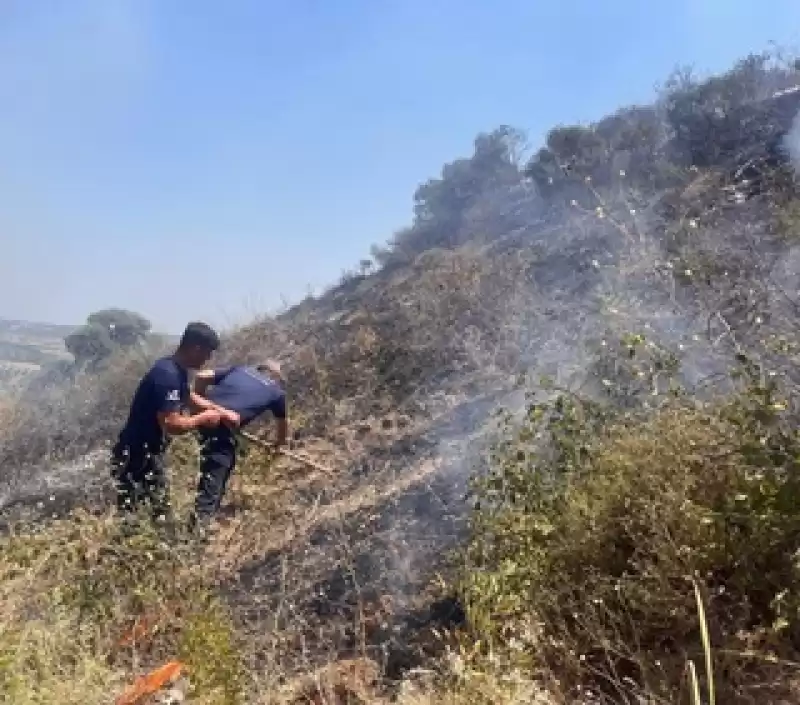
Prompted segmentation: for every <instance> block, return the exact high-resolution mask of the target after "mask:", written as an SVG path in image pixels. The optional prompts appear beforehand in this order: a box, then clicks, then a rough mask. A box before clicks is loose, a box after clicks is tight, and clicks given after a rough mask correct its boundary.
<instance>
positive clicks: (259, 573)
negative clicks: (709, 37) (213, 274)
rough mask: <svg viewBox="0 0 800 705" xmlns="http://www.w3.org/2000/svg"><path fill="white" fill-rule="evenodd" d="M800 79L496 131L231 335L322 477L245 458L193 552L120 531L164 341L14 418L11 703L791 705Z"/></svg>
mask: <svg viewBox="0 0 800 705" xmlns="http://www.w3.org/2000/svg"><path fill="white" fill-rule="evenodd" d="M797 86H800V72H798V71H797V70H796V68H795V65H794V64H793V63H792V62H790V61H786V60H782V59H780V58H776V57H771V56H766V55H765V56H751V57H748V58H746V59H744V60H743V61H741V62H739V63H738V64H737V65H736V66H734V67H733V68H732V69H731V70H730V71H729V72H727V73H725V74H723V75H720V76H715V77H712V78H710V79H702V80H700V79H694V78H692V77H691V76H690V75H687V74H685V73H678V74H676V75H675V76H673V77H671V78H670V80H668V81H667V82H666V84H665V86H664V88H663V90H662V92H661V94H660V95H659V96H658V98H657V100H656V101H655V102H654V103H653V105H649V106H636V107H629V108H624V109H621V110H620V111H618V112H617V113H616V114H614V115H612V116H607V117H605V118H603V119H601V120H599V121H598V122H597V123H594V124H592V125H585V126H560V127H557V128H555V129H553V130H552V131H551V132H550V133H549V134H548V135H547V138H546V140H545V145H544V146H543V147H542V148H541V149H539V150H538V151H535V152H534V153H533V154H532V155H526V154H525V151H524V149H523V146H524V144H525V139H524V135H523V134H522V133H521V132H519V131H517V130H515V129H512V128H510V127H501V128H499V129H497V130H495V131H493V132H490V133H487V134H481V135H479V136H478V137H477V138H476V140H475V144H474V151H473V154H472V155H470V156H469V157H467V158H464V159H459V160H456V161H454V162H452V163H450V164H447V165H445V166H444V167H443V169H442V172H441V174H440V175H439V176H438V177H437V178H433V179H431V180H429V181H428V182H426V183H425V184H423V185H421V186H420V187H419V188H418V189H417V191H416V193H415V194H414V218H413V221H412V223H411V224H410V225H409V226H408V227H407V228H405V229H403V230H401V231H399V232H398V233H396V234H395V235H394V236H393V237H392V238H391V239H390V241H389V242H388V244H387V245H386V246H384V247H376V248H375V249H374V252H373V258H372V259H369V260H365V261H364V262H362V263H361V266H360V269H359V271H358V272H352V273H349V274H347V275H346V276H344V277H343V279H342V281H341V282H340V283H339V284H338V285H337V286H335V287H333V288H331V289H330V290H329V291H328V292H326V293H325V294H324V295H322V296H320V297H318V298H309V299H307V300H305V301H303V302H301V303H300V304H298V305H297V306H294V307H293V308H291V309H290V310H288V311H286V312H285V313H283V314H281V315H279V316H275V317H264V318H262V319H259V320H256V321H253V322H252V323H251V324H249V325H247V326H244V327H242V328H240V329H238V330H235V331H231V332H230V333H229V334H228V335H227V336H226V339H225V342H224V346H223V349H222V350H221V351H220V357H221V359H222V360H225V361H237V362H240V361H252V360H255V359H257V358H262V357H264V356H271V357H278V358H280V359H281V361H282V362H283V363H284V366H285V368H286V370H287V373H288V380H289V382H288V388H289V394H290V399H291V403H292V407H291V416H292V425H293V428H294V432H295V437H294V444H295V445H296V446H297V447H299V448H301V449H302V450H303V451H304V452H305V453H307V454H309V455H311V456H313V457H314V458H316V459H318V460H319V461H320V462H322V463H324V464H325V465H327V466H328V467H329V468H330V474H327V473H324V472H321V471H319V470H309V469H307V468H304V467H302V466H298V465H295V464H293V463H291V462H290V461H288V460H286V459H281V460H277V461H275V460H271V461H270V460H268V459H267V458H266V457H265V456H264V455H263V454H262V453H261V452H260V450H259V448H258V447H257V446H252V445H251V447H249V448H244V449H243V461H242V465H241V466H240V470H239V471H238V476H237V477H236V479H234V481H233V487H232V489H231V490H230V493H229V494H230V496H229V497H228V507H227V511H226V516H225V517H224V518H223V520H222V521H221V522H220V524H219V526H218V527H217V530H216V532H215V535H214V536H213V538H212V540H211V542H210V543H209V544H208V545H207V546H199V545H196V544H193V543H192V542H191V541H183V540H182V538H183V537H181V536H178V537H177V538H175V537H172V538H169V537H164V536H160V535H158V534H157V533H155V532H154V531H153V530H152V529H151V528H149V527H147V526H145V525H142V526H140V527H139V530H138V531H134V532H130V531H128V530H127V529H126V527H123V526H120V524H119V522H118V521H117V520H116V519H115V517H114V516H113V514H112V513H111V512H110V510H108V508H107V507H108V489H109V488H108V481H107V475H108V468H107V465H106V460H105V457H104V454H103V448H104V444H107V443H108V441H109V440H110V439H111V438H113V436H114V434H115V433H116V432H117V430H118V428H119V426H120V424H121V423H122V421H123V419H124V416H125V414H126V412H127V408H128V403H129V400H130V397H131V394H132V392H133V389H134V387H135V385H136V383H137V381H138V379H139V376H140V375H141V373H142V372H143V371H144V370H145V369H146V367H147V365H148V363H149V360H150V359H151V358H152V356H153V355H154V354H156V353H157V352H158V351H157V350H153V349H149V348H148V349H144V348H141V347H136V346H133V347H125V348H124V349H116V348H114V349H109V354H108V355H106V354H105V353H104V354H103V356H102V364H99V365H94V364H92V365H86V366H84V367H83V368H81V369H80V370H79V371H77V372H76V374H75V375H73V377H72V378H71V380H70V381H69V382H64V383H62V384H58V385H49V386H45V387H43V388H42V389H41V390H39V393H37V395H36V397H35V398H31V397H29V398H27V399H22V400H20V401H19V402H17V403H16V404H15V405H13V406H11V407H9V408H6V409H0V414H2V417H1V418H2V430H0V457H2V464H3V467H2V470H3V478H4V480H3V486H2V488H0V506H1V507H2V509H3V513H4V517H5V519H4V522H5V523H4V526H5V530H6V531H5V535H4V536H3V538H2V540H0V554H2V555H0V591H1V592H2V595H3V597H2V600H0V694H2V695H3V698H4V699H5V700H6V701H8V702H14V703H19V704H20V705H26V703H55V702H58V703H76V704H77V703H82V704H85V703H98V704H99V703H107V702H110V701H111V700H112V699H113V698H114V697H117V696H118V695H120V694H121V693H123V692H125V689H126V687H130V686H131V684H133V683H134V680H135V677H137V676H140V675H142V674H146V673H152V671H153V669H156V668H158V667H159V666H161V665H163V664H165V663H168V662H170V661H179V662H180V663H182V664H184V674H185V680H180V679H179V681H178V683H177V685H175V687H174V688H173V690H174V691H175V692H173V693H172V695H171V696H170V697H173V698H179V697H181V698H185V700H186V701H187V702H192V703H204V704H208V705H212V704H213V705H234V704H238V703H296V704H298V705H299V704H300V703H318V704H322V703H325V704H328V703H388V702H401V703H406V704H409V705H410V704H412V703H414V704H418V705H422V704H423V703H452V704H453V705H457V704H459V703H467V702H469V703H471V704H476V703H487V704H489V703H493V704H502V703H518V702H541V703H586V704H588V703H604V702H607V703H701V702H702V703H706V702H707V703H714V702H718V703H726V704H727V703H765V702H770V703H779V702H786V703H789V702H797V699H798V684H800V681H799V680H798V678H799V677H800V673H798V666H797V664H798V663H800V653H798V649H800V621H798V614H800V612H799V611H798V609H799V608H800V602H798V600H800V573H799V572H798V567H799V564H798V561H797V556H798V549H800V513H798V510H797V506H798V493H799V492H800V487H798V482H799V481H800V476H798V467H797V463H798V458H800V439H798V434H797V428H798V420H799V419H798V411H800V406H798V401H799V400H798V395H797V391H798V387H797V383H798V374H797V371H796V370H797V365H796V363H797V356H798V353H799V352H800V348H798V343H800V339H798V325H797V324H798V320H800V319H798V305H800V299H799V298H798V291H800V279H799V277H800V259H798V257H799V256H800V250H798V242H797V238H798V236H799V235H800V192H799V191H798V187H797V177H796V175H795V172H794V168H793V164H792V161H793V159H796V158H797V157H798V155H800V123H798V121H797V118H796V116H797V115H798V113H800V90H797V89H796V87H797ZM793 149H794V150H795V151H792V150H793ZM87 326H89V327H91V326H92V321H89V322H88V323H87ZM91 330H92V331H94V333H96V334H97V336H95V337H92V336H89V338H87V336H86V335H84V337H81V335H83V334H79V335H77V337H73V338H72V342H73V343H74V344H75V345H77V344H78V343H82V342H85V341H86V340H87V339H90V342H91V341H93V340H99V339H100V338H101V337H102V335H105V334H104V333H103V334H102V335H101V333H100V332H99V330H98V329H97V327H96V326H95V328H92V329H91ZM89 332H91V331H89ZM83 333H84V334H85V333H87V331H86V330H84V332H83ZM73 335H75V334H73ZM92 335H94V334H92ZM103 340H105V338H103ZM90 348H91V350H94V349H95V348H94V347H91V346H90ZM87 454H88V455H87ZM170 456H171V458H170V460H171V468H172V471H173V479H174V484H175V496H176V503H177V510H178V513H179V514H185V513H186V507H187V505H188V503H190V502H191V501H192V494H191V493H192V491H193V487H194V483H195V481H196V478H195V475H196V463H197V449H196V447H195V445H194V441H193V440H192V439H190V438H182V439H180V440H179V441H178V442H176V443H174V444H173V447H172V448H171V451H170ZM179 533H180V532H179ZM177 691H180V693H182V694H183V695H180V696H179V694H178V692H177ZM162 696H163V697H166V695H164V693H162ZM145 697H146V696H144V695H142V697H141V698H140V699H139V700H135V699H133V698H132V699H130V700H128V702H146V700H145ZM148 697H149V696H148ZM162 701H163V702H167V700H162ZM173 701H177V700H173ZM120 702H124V701H122V700H121V701H120Z"/></svg>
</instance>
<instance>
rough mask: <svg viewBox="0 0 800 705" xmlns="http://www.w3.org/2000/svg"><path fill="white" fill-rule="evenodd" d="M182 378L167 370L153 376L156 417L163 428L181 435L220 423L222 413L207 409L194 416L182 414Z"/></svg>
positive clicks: (172, 433) (170, 432)
mask: <svg viewBox="0 0 800 705" xmlns="http://www.w3.org/2000/svg"><path fill="white" fill-rule="evenodd" d="M180 388H181V380H180V379H179V378H178V377H177V376H173V375H172V374H169V373H168V372H166V371H160V372H159V373H156V374H155V375H154V377H153V393H154V394H155V397H156V399H157V400H158V411H157V412H156V417H157V419H158V423H159V424H160V425H161V428H163V429H164V431H165V432H166V433H168V434H170V435H179V434H182V433H186V432H188V431H192V430H194V429H196V428H201V427H214V426H218V425H219V421H220V413H219V412H218V411H215V410H213V409H206V410H203V411H201V412H200V413H199V414H194V415H193V416H184V415H183V414H181V402H180Z"/></svg>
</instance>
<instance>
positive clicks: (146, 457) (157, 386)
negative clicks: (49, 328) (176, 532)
mask: <svg viewBox="0 0 800 705" xmlns="http://www.w3.org/2000/svg"><path fill="white" fill-rule="evenodd" d="M219 342H220V341H219V336H218V335H217V333H216V331H214V330H213V329H212V328H211V327H210V326H208V325H206V324H205V323H200V322H192V323H189V324H188V325H187V326H186V329H185V331H184V333H183V336H182V337H181V340H180V344H179V345H178V348H177V350H175V352H174V353H173V354H172V355H171V356H169V357H164V358H161V359H159V360H156V362H155V363H154V364H153V366H152V367H151V368H150V370H149V371H148V372H147V374H145V376H144V377H143V378H142V380H141V381H140V382H139V386H138V388H137V389H136V392H135V394H134V396H133V401H132V402H131V407H130V412H129V414H128V420H127V422H126V423H125V426H124V427H123V428H122V430H121V431H120V434H119V437H118V440H117V443H116V444H115V446H114V448H113V449H112V452H111V462H112V466H113V476H114V479H115V480H116V484H117V507H118V509H119V510H121V511H131V510H136V509H138V508H139V506H140V505H141V504H143V503H145V502H148V503H149V504H150V505H151V509H152V512H153V515H154V518H162V519H163V518H166V517H167V516H168V515H169V496H168V495H169V488H168V484H167V478H166V473H165V470H164V465H163V455H164V452H165V451H166V449H167V446H168V444H169V437H170V436H173V435H178V434H183V433H187V432H189V431H192V430H195V429H200V428H215V427H217V426H219V425H220V423H221V422H222V423H228V424H230V425H235V424H236V421H237V416H236V415H235V414H233V413H232V412H228V411H225V410H224V409H220V408H218V407H216V406H215V405H214V404H212V403H211V402H209V401H208V400H207V399H204V398H203V397H201V396H200V395H199V394H197V393H195V392H193V391H191V389H190V387H189V380H188V371H189V370H192V369H198V368H201V367H203V366H204V365H205V364H206V363H207V362H208V360H209V359H210V358H211V355H212V354H213V352H214V351H215V350H216V349H217V348H218V347H219ZM186 409H189V410H191V411H192V412H193V413H192V414H191V415H184V414H183V411H184V410H186Z"/></svg>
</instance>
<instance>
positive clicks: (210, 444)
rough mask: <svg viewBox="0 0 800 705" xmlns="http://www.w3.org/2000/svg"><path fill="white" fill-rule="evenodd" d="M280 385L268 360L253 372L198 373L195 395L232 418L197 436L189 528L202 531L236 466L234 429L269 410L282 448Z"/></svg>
mask: <svg viewBox="0 0 800 705" xmlns="http://www.w3.org/2000/svg"><path fill="white" fill-rule="evenodd" d="M281 381H282V377H281V371H280V366H279V365H278V364H277V363H276V362H272V361H268V362H266V363H264V364H260V365H256V366H254V367H248V366H244V365H236V366H234V367H224V368H221V369H216V370H201V371H199V372H198V373H197V374H196V375H195V392H196V393H197V394H200V395H203V396H205V397H207V398H208V400H209V401H210V402H212V403H213V404H215V405H216V406H217V408H219V409H220V410H227V411H228V412H229V413H230V412H232V413H233V414H234V415H235V416H234V418H233V419H232V421H233V422H232V423H230V424H227V425H224V426H218V427H216V428H210V429H203V430H202V431H201V432H200V436H201V442H202V447H201V459H200V481H199V483H198V487H197V499H196V500H195V513H194V516H193V517H192V520H191V524H192V525H193V526H197V527H198V528H200V529H201V530H204V529H206V528H207V527H208V525H209V523H210V521H211V519H212V518H213V516H214V514H215V513H216V512H217V510H218V509H219V506H220V503H221V502H222V497H223V495H224V494H225V488H226V486H227V484H228V479H229V478H230V476H231V473H232V472H233V469H234V467H235V465H236V434H235V432H234V431H233V429H234V428H243V427H245V426H247V424H249V423H250V422H252V421H253V420H254V419H256V418H257V417H259V416H261V415H262V414H264V413H265V412H267V411H271V412H272V415H273V416H274V417H275V420H276V424H277V438H276V440H275V447H276V448H278V447H280V446H282V445H284V444H285V443H286V436H287V432H288V423H287V420H286V393H285V391H284V390H283V387H282V384H281ZM209 387H210V389H209Z"/></svg>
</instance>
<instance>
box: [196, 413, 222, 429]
mask: <svg viewBox="0 0 800 705" xmlns="http://www.w3.org/2000/svg"><path fill="white" fill-rule="evenodd" d="M195 419H196V422H197V427H198V428H216V427H217V426H219V424H220V421H221V420H222V414H220V413H219V411H217V410H216V409H206V410H205V411H203V412H201V413H199V414H198V415H197V416H195Z"/></svg>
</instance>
